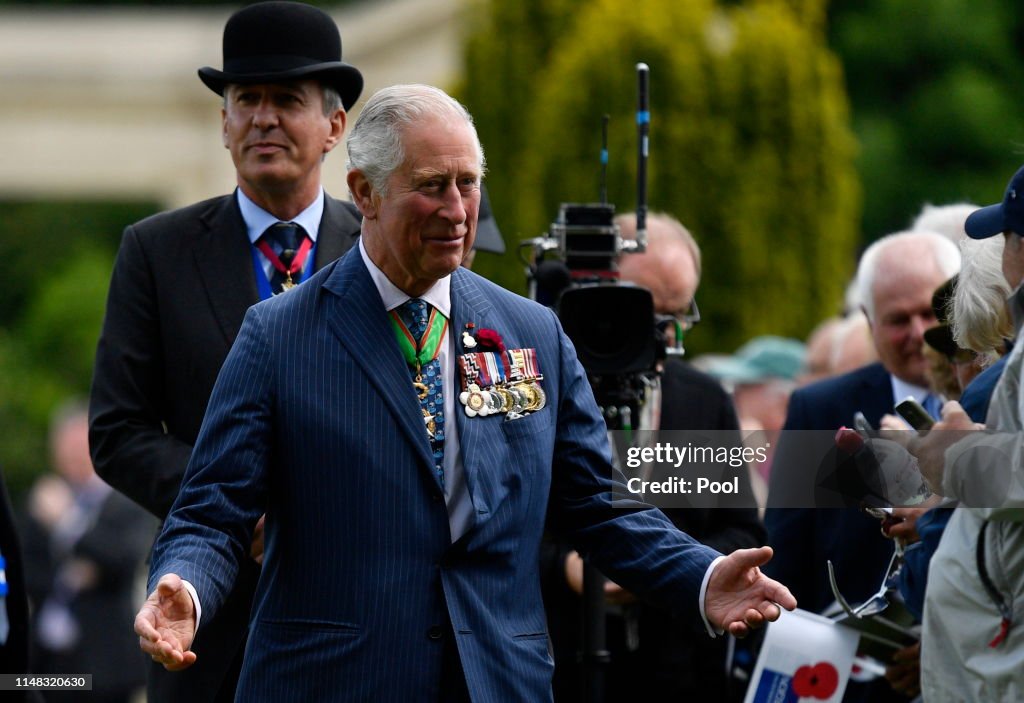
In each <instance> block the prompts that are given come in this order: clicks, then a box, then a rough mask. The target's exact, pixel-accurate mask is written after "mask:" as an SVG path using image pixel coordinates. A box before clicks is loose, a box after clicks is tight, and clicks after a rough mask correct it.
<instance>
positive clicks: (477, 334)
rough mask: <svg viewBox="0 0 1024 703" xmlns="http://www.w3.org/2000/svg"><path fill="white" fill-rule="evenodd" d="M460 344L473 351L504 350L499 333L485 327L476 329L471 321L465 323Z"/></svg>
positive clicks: (502, 351)
mask: <svg viewBox="0 0 1024 703" xmlns="http://www.w3.org/2000/svg"><path fill="white" fill-rule="evenodd" d="M462 346H463V347H465V348H466V349H473V350H474V351H482V352H498V353H504V352H505V343H504V342H503V341H502V339H501V335H500V334H498V333H497V332H496V331H495V330H492V329H487V328H486V327H481V328H480V329H476V325H474V324H473V323H472V322H468V323H466V329H465V331H463V333H462ZM478 347H479V348H478Z"/></svg>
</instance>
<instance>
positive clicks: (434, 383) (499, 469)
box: [136, 86, 795, 701]
mask: <svg viewBox="0 0 1024 703" xmlns="http://www.w3.org/2000/svg"><path fill="white" fill-rule="evenodd" d="M348 150H349V156H350V159H351V166H350V169H349V172H348V184H349V189H350V191H351V193H352V196H353V198H354V201H355V203H356V204H357V206H358V207H359V210H360V212H362V214H363V227H362V237H361V238H360V243H359V247H358V249H355V250H353V251H351V252H349V254H347V255H346V256H345V257H343V258H342V259H341V260H340V261H338V262H337V263H335V264H333V265H331V266H329V267H327V269H325V270H324V271H322V272H320V273H319V274H317V275H316V276H314V277H313V278H312V279H310V281H308V282H307V283H306V284H304V285H302V286H299V287H298V288H297V289H296V290H295V291H293V292H291V293H289V294H288V295H285V296H278V297H276V298H273V299H271V300H269V301H265V302H264V303H261V304H259V305H256V306H254V307H253V308H251V309H250V311H249V313H248V314H247V316H246V320H245V322H244V323H243V325H242V329H241V331H240V332H239V336H238V340H237V342H236V343H235V345H234V347H233V348H232V350H231V353H230V354H229V356H228V359H227V361H226V362H225V365H224V368H223V370H222V372H221V375H220V377H219V379H218V382H217V386H216V388H215V389H214V393H213V397H212V399H211V402H210V409H209V412H208V413H207V417H206V419H205V420H204V423H203V429H202V431H201V433H200V437H199V440H198V442H197V444H196V448H195V451H194V453H193V456H192V460H191V463H190V465H189V469H188V472H187V474H186V478H185V483H184V485H183V487H182V491H181V493H180V495H179V497H178V500H177V501H176V503H175V506H174V508H173V509H172V511H171V514H170V516H169V517H168V520H167V522H166V523H165V525H164V530H163V532H162V533H161V535H160V537H159V538H158V540H157V544H156V547H155V549H154V553H153V561H152V566H151V577H150V585H151V588H152V589H153V590H152V593H151V595H150V597H149V600H148V601H147V603H146V604H145V605H144V606H143V608H142V610H141V611H140V612H139V614H138V616H137V617H136V631H137V632H138V633H139V635H140V638H141V644H142V647H143V649H144V650H145V651H146V652H147V653H149V654H150V655H151V656H152V657H153V658H154V659H156V660H159V661H160V662H162V663H163V664H164V665H165V666H167V667H169V668H173V669H180V668H185V667H188V666H189V665H191V664H193V663H195V661H196V655H195V653H193V652H192V651H190V645H191V643H192V641H193V639H194V638H195V639H197V640H201V639H202V636H203V633H202V624H201V623H202V621H203V620H205V618H206V617H208V615H210V614H213V615H214V616H215V615H216V612H217V610H218V609H219V608H220V607H221V605H222V603H223V598H224V594H226V593H227V592H228V591H229V590H230V588H231V585H232V583H233V581H234V579H235V576H236V574H237V572H238V565H239V563H240V562H242V561H244V560H245V559H246V558H247V555H248V550H249V543H250V541H251V538H252V533H253V530H254V528H255V526H256V524H257V522H258V520H259V519H260V515H261V514H262V513H263V512H264V511H265V512H266V527H265V532H266V556H265V559H264V570H263V574H262V576H261V579H260V582H259V586H258V588H257V595H256V603H255V607H254V610H253V614H252V624H251V630H250V638H249V643H248V646H247V649H246V657H245V661H244V663H243V668H242V676H241V680H240V683H239V692H238V696H239V699H240V700H245V701H281V700H303V701H305V700H319V701H363V700H374V701H407V700H424V701H438V700H440V701H469V700H523V701H543V700H549V699H550V697H551V673H552V662H551V658H550V656H549V654H548V645H547V632H546V628H545V625H544V609H543V607H542V604H541V597H540V579H539V577H538V552H539V545H540V537H541V533H542V531H543V529H544V525H545V515H547V516H548V517H549V522H548V524H549V526H550V527H552V528H553V529H555V530H556V531H559V532H561V533H564V534H566V535H568V536H569V538H570V540H571V541H572V542H573V544H574V546H576V547H577V548H578V549H579V550H580V551H581V553H583V554H585V555H587V556H588V557H590V558H592V559H593V560H594V561H595V563H596V564H598V565H599V566H600V567H601V568H602V569H603V570H604V571H605V572H606V573H608V574H609V575H610V576H612V577H613V578H615V580H616V581H618V582H620V583H622V584H623V585H624V586H626V587H627V588H629V589H630V590H632V591H634V592H636V593H637V594H639V595H641V596H646V597H649V598H651V599H653V600H655V601H657V602H660V603H661V604H662V605H663V606H665V607H671V608H674V609H676V610H678V611H679V612H681V613H689V620H690V622H691V623H692V624H699V623H700V622H701V621H702V620H704V621H706V626H707V627H709V628H710V629H711V630H713V631H714V630H717V631H720V632H721V631H727V632H730V633H732V634H734V635H743V634H745V633H747V632H748V631H749V629H750V628H751V627H757V626H760V625H761V624H763V623H764V622H765V621H767V620H772V619H774V618H776V617H778V615H779V613H780V606H781V607H786V608H792V607H794V606H795V600H794V599H793V597H792V596H791V595H790V594H789V592H788V590H787V589H786V588H785V587H784V586H782V585H781V584H779V583H777V582H775V581H773V580H771V579H769V578H768V577H766V576H764V575H763V574H762V573H761V572H760V570H759V568H758V567H759V566H761V565H763V564H764V563H765V562H766V561H767V560H768V559H770V557H771V550H769V549H767V548H761V549H749V550H737V551H735V552H733V553H732V554H730V555H729V556H725V557H720V555H718V553H717V552H715V551H714V550H711V549H709V548H707V547H704V546H701V545H699V544H698V543H696V542H695V541H694V540H692V539H691V538H690V537H688V536H686V535H685V534H684V533H682V532H679V531H678V530H676V529H675V528H674V527H673V526H672V525H671V523H670V522H669V521H668V520H667V519H666V518H665V517H664V515H662V514H661V513H660V512H658V511H656V510H654V509H652V508H650V507H649V506H645V505H643V504H638V503H631V502H629V501H620V502H618V503H617V504H616V503H613V502H612V500H611V489H612V487H613V485H614V484H615V479H614V476H615V474H614V473H613V471H612V468H611V463H610V462H611V457H610V452H609V449H608V441H607V436H606V429H605V424H604V421H603V419H602V417H601V415H600V413H599V411H598V408H597V405H596V403H595V402H594V398H593V394H592V392H591V390H590V386H589V383H588V382H587V378H586V375H585V374H584V372H583V369H582V367H581V366H580V365H579V363H578V362H577V360H576V356H575V353H574V352H573V349H572V346H571V344H570V343H569V342H568V340H567V339H566V337H565V336H564V335H563V334H562V332H561V330H560V328H559V325H558V321H557V318H556V317H555V315H554V314H553V313H552V312H551V311H550V310H548V309H547V308H544V307H542V306H540V305H537V304H535V303H532V302H530V301H527V300H524V299H522V298H519V297H517V296H515V295H513V294H511V293H508V292H507V291H504V290H502V289H500V288H498V287H497V286H495V285H493V284H491V283H488V282H487V281H486V280H484V279H482V278H480V277H479V276H476V275H475V274H473V273H472V272H470V271H467V270H466V269H465V268H461V267H460V266H459V264H460V263H461V262H462V260H463V257H464V255H465V253H466V251H467V250H468V249H469V247H470V246H471V244H472V242H473V238H474V236H475V230H476V221H477V215H478V208H479V203H480V190H479V184H480V179H481V177H482V175H483V164H484V160H483V152H482V149H481V147H480V143H479V140H478V138H477V135H476V130H475V128H474V127H473V124H472V119H471V118H470V116H469V114H468V113H467V112H466V111H465V108H463V107H462V106H461V105H460V104H458V103H457V102H456V101H454V100H452V99H451V98H450V97H448V96H447V95H445V94H444V93H443V92H442V91H440V90H437V89H436V88H431V87H428V86H395V87H392V88H388V89H385V90H382V91H380V92H378V93H377V94H376V95H375V96H374V97H373V98H371V99H370V100H369V102H368V103H367V104H366V106H365V107H364V109H363V111H362V112H361V114H360V116H359V119H358V120H357V122H356V124H355V127H354V129H353V131H352V133H351V135H350V136H349V138H348ZM619 488H621V489H622V490H623V491H624V490H625V487H624V486H622V485H621V484H619ZM623 503H625V504H623ZM186 582H187V584H186ZM197 626H198V627H199V630H198V633H197V632H196V628H197Z"/></svg>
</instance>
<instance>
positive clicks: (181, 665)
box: [135, 574, 196, 671]
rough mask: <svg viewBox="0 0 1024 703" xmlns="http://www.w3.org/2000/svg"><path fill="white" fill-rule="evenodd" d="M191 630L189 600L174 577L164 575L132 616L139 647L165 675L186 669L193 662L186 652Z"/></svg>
mask: <svg viewBox="0 0 1024 703" xmlns="http://www.w3.org/2000/svg"><path fill="white" fill-rule="evenodd" d="M195 630H196V611H195V605H194V604H193V603H192V596H190V595H189V592H188V591H187V590H186V589H185V585H184V584H183V583H182V581H181V579H180V578H179V577H178V575H177V574H165V575H164V576H162V577H161V578H160V581H159V583H157V585H156V590H154V591H153V592H152V593H150V594H149V598H147V599H146V602H145V603H144V604H143V606H142V609H141V610H139V613H138V615H136V616H135V634H137V635H138V636H139V647H141V648H142V651H143V652H145V653H146V654H148V655H149V656H150V657H152V659H153V661H155V662H159V663H161V664H163V665H164V668H165V669H167V670H168V671H180V670H181V669H187V668H188V667H190V666H192V664H194V663H195V661H196V655H195V652H191V651H189V647H191V646H192V638H193V637H194V636H195Z"/></svg>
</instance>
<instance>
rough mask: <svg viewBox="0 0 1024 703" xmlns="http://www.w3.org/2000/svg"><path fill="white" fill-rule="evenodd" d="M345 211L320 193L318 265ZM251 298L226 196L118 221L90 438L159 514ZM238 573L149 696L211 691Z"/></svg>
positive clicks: (237, 220)
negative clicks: (192, 644)
mask: <svg viewBox="0 0 1024 703" xmlns="http://www.w3.org/2000/svg"><path fill="white" fill-rule="evenodd" d="M353 212H354V208H353V207H352V206H351V205H349V204H347V203H343V202H341V201H338V200H335V199H333V198H330V197H327V198H325V202H324V214H323V218H322V220H321V223H320V230H319V234H318V236H317V246H316V258H315V260H314V266H315V267H316V268H317V269H318V270H319V269H321V268H323V267H324V266H326V265H327V264H329V263H331V262H332V261H334V260H335V259H337V258H338V257H339V256H340V255H341V254H343V253H344V252H345V251H347V250H348V249H349V248H350V247H351V246H352V243H353V242H354V241H355V238H356V236H357V235H358V233H359V227H360V220H359V219H358V218H357V217H356V216H355V215H354V214H353ZM258 300H259V294H258V293H257V289H256V278H255V274H254V272H253V263H252V254H251V245H250V243H249V239H248V236H247V235H246V229H245V222H244V221H243V220H242V215H241V213H240V212H239V209H238V204H237V200H236V196H235V195H234V194H231V195H226V196H221V197H218V198H214V199H212V200H207V201H205V202H201V203H197V204H195V205H191V206H188V207H185V208H182V209H179V210H173V211H171V212H164V213H160V214H158V215H154V216H153V217H150V218H147V219H145V220H142V221H141V222H138V223H136V224H134V225H131V226H129V227H128V228H126V229H125V232H124V237H123V239H122V242H121V248H120V251H119V252H118V255H117V262H116V264H115V266H114V273H113V277H112V278H111V282H110V293H109V296H108V299H107V312H106V319H105V320H104V323H103V332H102V334H101V336H100V341H99V346H98V349H97V352H96V365H95V369H94V375H93V385H92V397H91V398H90V404H89V405H90V432H89V443H90V449H91V452H92V458H93V463H94V464H95V467H96V472H97V473H98V474H99V475H100V476H101V477H103V479H104V480H105V481H107V483H109V484H110V485H112V486H113V487H114V488H116V489H117V490H119V491H121V492H122V493H124V494H125V495H127V496H128V497H129V498H131V499H132V500H134V501H135V502H137V503H138V504H139V505H141V506H143V507H144V508H146V509H147V510H149V511H150V512H151V513H153V514H154V515H156V516H157V517H160V518H163V517H165V516H166V515H167V511H168V510H169V509H170V507H171V504H172V503H173V502H174V499H175V497H176V496H177V495H178V488H179V486H180V485H181V479H182V476H184V473H185V466H186V465H187V464H188V460H189V457H190V455H191V453H192V445H193V444H194V443H195V439H196V436H197V435H198V434H199V426H200V423H201V422H202V419H203V414H204V413H205V412H206V405H207V402H208V401H209V397H210V392H211V390H212V389H213V384H214V381H215V380H216V378H217V373H218V371H220V367H221V364H222V363H223V362H224V358H225V357H226V356H227V353H228V350H229V349H230V348H231V344H232V342H234V340H235V336H236V335H237V334H238V329H239V327H240V326H241V324H242V317H243V316H244V315H245V311H246V309H247V308H248V307H249V306H250V305H253V304H254V303H256V302H258ZM243 571H244V573H243V574H242V576H241V577H240V583H239V591H238V595H237V596H236V598H235V599H234V602H233V605H232V606H230V607H229V608H227V609H225V612H224V620H223V621H222V624H223V631H218V628H216V627H211V628H210V629H209V630H208V631H207V633H206V636H205V637H204V638H203V639H202V640H200V641H197V642H196V651H197V654H199V655H200V656H199V658H200V660H201V661H200V663H199V664H197V665H196V666H194V667H192V668H191V669H190V670H188V671H186V672H181V673H177V674H166V673H164V672H163V669H162V667H154V673H153V674H152V676H153V677H159V679H160V681H161V683H155V684H154V683H153V681H154V680H155V679H151V686H150V696H151V700H155V699H156V697H157V696H158V694H160V693H161V692H163V694H164V695H163V696H161V699H163V700H171V701H177V700H186V699H187V700H190V701H193V702H195V701H203V700H214V698H213V696H214V694H215V693H216V691H217V689H218V687H219V686H220V681H221V680H223V679H224V677H225V670H227V669H228V667H230V666H231V662H232V659H234V658H235V653H236V652H239V651H240V649H241V643H242V642H243V641H244V634H245V626H246V622H247V620H248V614H249V608H250V604H251V598H252V591H253V589H254V587H255V582H256V578H257V575H258V569H257V566H256V564H255V562H251V563H250V564H249V565H248V566H247V567H246V568H245V569H244V570H243ZM204 654H205V656H204ZM230 688H233V686H229V689H230ZM224 697H226V699H227V700H230V699H231V698H232V697H233V695H232V692H231V690H227V691H226V693H225V696H224Z"/></svg>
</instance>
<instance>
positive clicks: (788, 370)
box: [707, 335, 807, 385]
mask: <svg viewBox="0 0 1024 703" xmlns="http://www.w3.org/2000/svg"><path fill="white" fill-rule="evenodd" d="M806 353H807V348H806V346H805V345H804V344H803V342H800V341H798V340H796V339H789V338H787V337H776V336H772V335H764V336H761V337H754V338H753V339H751V340H750V341H749V342H747V343H746V344H744V345H743V346H742V347H740V348H739V349H737V350H736V353H735V354H733V355H732V356H727V357H723V358H720V359H717V360H716V361H714V362H713V363H712V364H711V365H710V366H709V367H708V369H707V371H708V373H709V374H711V375H712V376H714V377H716V378H718V379H719V380H721V381H725V382H726V383H730V384H733V385H743V384H753V383H764V382H766V381H769V380H771V379H781V380H785V381H792V380H794V379H795V378H796V377H797V374H799V373H800V371H801V369H803V365H804V357H805V356H806Z"/></svg>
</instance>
